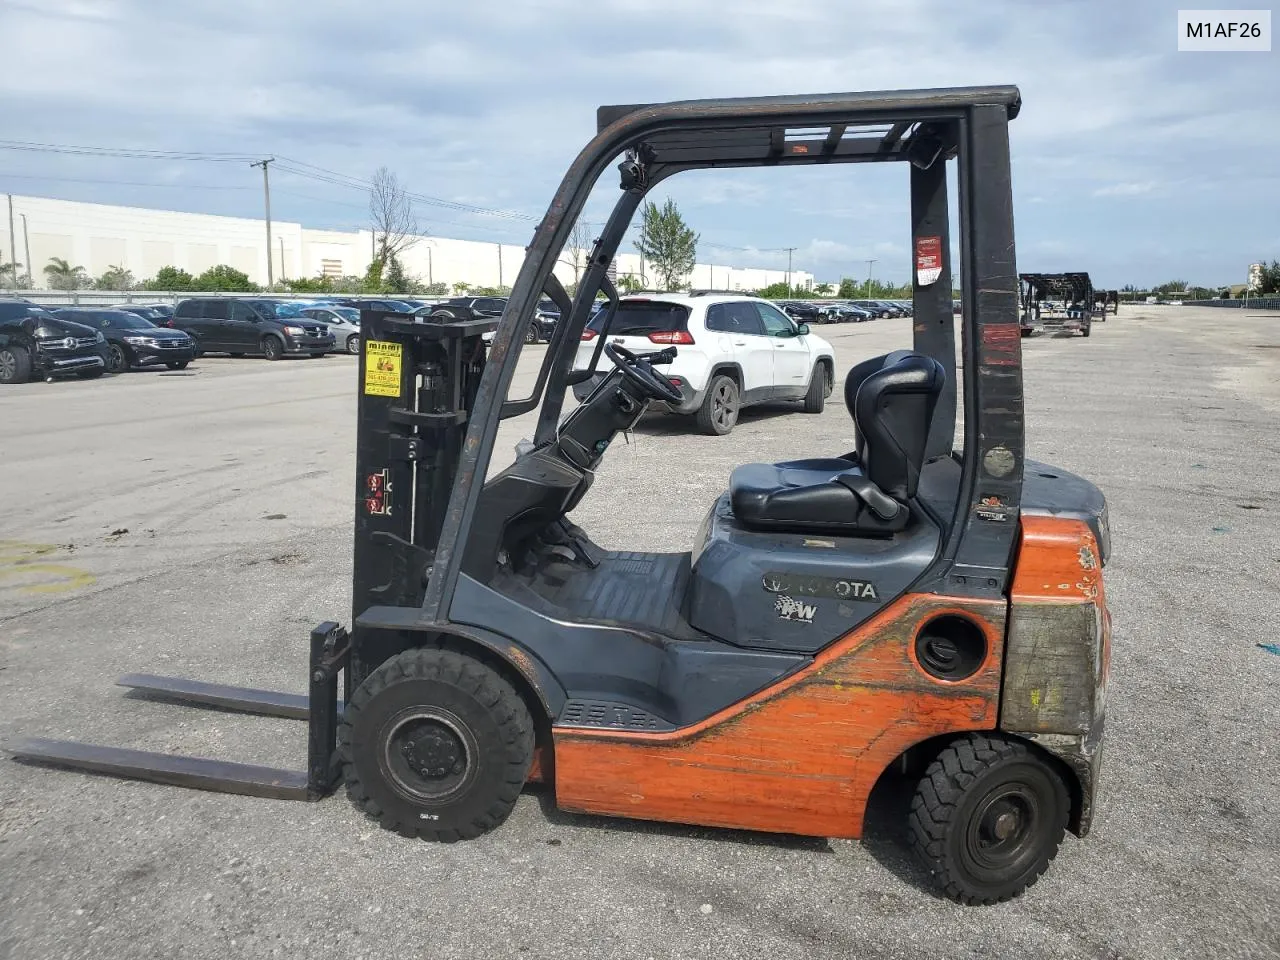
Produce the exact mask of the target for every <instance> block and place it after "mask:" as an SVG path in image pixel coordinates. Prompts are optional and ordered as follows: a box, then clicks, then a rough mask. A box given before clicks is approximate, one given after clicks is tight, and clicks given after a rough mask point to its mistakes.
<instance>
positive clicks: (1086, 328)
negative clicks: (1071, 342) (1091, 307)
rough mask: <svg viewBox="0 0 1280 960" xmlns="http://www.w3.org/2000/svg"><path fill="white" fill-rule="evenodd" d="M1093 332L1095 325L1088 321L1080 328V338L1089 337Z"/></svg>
mask: <svg viewBox="0 0 1280 960" xmlns="http://www.w3.org/2000/svg"><path fill="white" fill-rule="evenodd" d="M1092 330H1093V324H1092V323H1091V322H1090V321H1088V320H1086V321H1085V322H1084V325H1083V326H1082V327H1081V328H1080V336H1082V337H1087V336H1088V335H1089V334H1090V332H1091V331H1092Z"/></svg>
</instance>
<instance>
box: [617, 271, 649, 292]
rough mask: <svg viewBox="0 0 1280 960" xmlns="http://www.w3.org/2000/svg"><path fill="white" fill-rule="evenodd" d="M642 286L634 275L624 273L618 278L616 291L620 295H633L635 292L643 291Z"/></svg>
mask: <svg viewBox="0 0 1280 960" xmlns="http://www.w3.org/2000/svg"><path fill="white" fill-rule="evenodd" d="M643 289H644V284H643V283H642V282H641V281H640V278H639V277H637V276H636V275H635V274H634V273H624V274H623V275H622V276H620V277H619V278H618V290H620V291H621V292H622V293H635V292H636V291H637V290H643Z"/></svg>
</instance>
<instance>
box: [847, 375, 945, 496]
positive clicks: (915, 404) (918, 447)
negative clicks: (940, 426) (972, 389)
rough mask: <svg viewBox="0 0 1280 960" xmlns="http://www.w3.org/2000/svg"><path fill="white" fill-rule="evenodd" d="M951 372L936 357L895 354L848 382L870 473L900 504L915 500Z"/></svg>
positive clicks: (851, 407)
mask: <svg viewBox="0 0 1280 960" xmlns="http://www.w3.org/2000/svg"><path fill="white" fill-rule="evenodd" d="M945 382H946V371H945V370H943V368H942V364H940V363H938V361H937V360H935V359H933V358H932V357H929V356H926V355H924V354H923V353H916V352H914V351H912V350H895V351H894V352H893V353H888V354H885V355H884V356H883V357H875V358H873V359H871V360H864V361H863V362H862V363H859V364H858V365H857V366H855V367H854V368H853V369H852V370H850V371H849V376H848V377H847V378H846V380H845V385H844V397H845V404H846V406H848V408H849V412H850V414H851V415H852V416H853V422H854V424H855V426H856V427H857V432H858V439H857V443H858V459H859V461H860V462H861V464H862V470H863V473H864V475H865V476H866V477H867V478H868V479H869V480H870V481H871V482H872V483H874V484H875V485H876V486H877V487H879V488H880V489H881V490H883V491H884V492H885V493H887V494H888V495H889V496H891V497H893V498H894V499H895V500H907V499H909V498H911V497H914V496H915V494H916V487H917V485H918V484H919V482H920V468H921V466H923V464H924V456H925V448H926V446H927V444H928V440H929V428H930V426H931V425H932V423H933V412H934V409H935V408H936V407H937V405H938V397H939V395H940V394H941V393H942V387H943V384H944V383H945Z"/></svg>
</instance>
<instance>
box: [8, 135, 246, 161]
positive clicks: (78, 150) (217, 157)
mask: <svg viewBox="0 0 1280 960" xmlns="http://www.w3.org/2000/svg"><path fill="white" fill-rule="evenodd" d="M0 150H21V151H26V152H30V153H63V154H71V155H74V156H86V157H120V158H123V159H129V160H203V161H206V162H210V163H233V162H236V161H243V160H252V159H253V158H252V157H251V156H248V155H246V154H240V153H207V152H203V151H199V150H151V149H135V148H129V147H86V146H75V145H73V144H66V143H39V142H35V141H26V140H0Z"/></svg>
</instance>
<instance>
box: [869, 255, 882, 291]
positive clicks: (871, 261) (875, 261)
mask: <svg viewBox="0 0 1280 960" xmlns="http://www.w3.org/2000/svg"><path fill="white" fill-rule="evenodd" d="M879 262H880V261H879V259H876V260H868V261H867V293H866V296H867V299H868V300H870V299H871V265H872V264H873V263H879Z"/></svg>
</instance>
